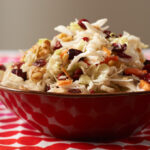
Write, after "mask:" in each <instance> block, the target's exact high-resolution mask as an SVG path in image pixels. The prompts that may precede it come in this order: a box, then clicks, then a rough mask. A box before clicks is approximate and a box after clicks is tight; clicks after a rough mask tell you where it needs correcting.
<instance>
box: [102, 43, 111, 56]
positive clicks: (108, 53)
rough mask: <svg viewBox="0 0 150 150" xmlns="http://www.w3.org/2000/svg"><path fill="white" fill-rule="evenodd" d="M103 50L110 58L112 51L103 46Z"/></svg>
mask: <svg viewBox="0 0 150 150" xmlns="http://www.w3.org/2000/svg"><path fill="white" fill-rule="evenodd" d="M102 50H103V51H104V52H106V53H107V56H108V57H109V56H110V55H111V51H110V50H109V49H108V48H107V47H105V46H103V47H102Z"/></svg>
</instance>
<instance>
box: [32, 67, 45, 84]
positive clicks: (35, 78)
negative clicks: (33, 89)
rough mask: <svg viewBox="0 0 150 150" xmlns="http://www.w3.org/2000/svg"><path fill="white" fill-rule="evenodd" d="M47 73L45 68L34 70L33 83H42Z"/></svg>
mask: <svg viewBox="0 0 150 150" xmlns="http://www.w3.org/2000/svg"><path fill="white" fill-rule="evenodd" d="M45 72H46V69H45V68H39V67H36V68H34V70H33V72H32V75H31V79H32V81H34V82H38V81H40V80H41V79H42V78H43V75H44V73H45Z"/></svg>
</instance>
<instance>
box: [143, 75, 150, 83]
mask: <svg viewBox="0 0 150 150" xmlns="http://www.w3.org/2000/svg"><path fill="white" fill-rule="evenodd" d="M142 79H143V80H145V81H147V82H149V83H150V73H147V74H146V75H144V76H143V77H142Z"/></svg>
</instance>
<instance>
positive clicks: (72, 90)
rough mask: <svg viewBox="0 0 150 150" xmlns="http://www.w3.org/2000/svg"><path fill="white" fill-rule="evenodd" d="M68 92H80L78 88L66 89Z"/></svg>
mask: <svg viewBox="0 0 150 150" xmlns="http://www.w3.org/2000/svg"><path fill="white" fill-rule="evenodd" d="M68 92H69V93H81V90H80V89H69V90H68Z"/></svg>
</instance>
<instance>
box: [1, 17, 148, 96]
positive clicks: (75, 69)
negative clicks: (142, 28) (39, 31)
mask: <svg viewBox="0 0 150 150" xmlns="http://www.w3.org/2000/svg"><path fill="white" fill-rule="evenodd" d="M106 22H107V19H100V20H98V21H96V22H94V23H90V22H89V21H88V20H87V19H80V20H78V19H76V20H75V21H74V22H71V23H70V25H68V26H63V25H60V26H57V27H56V28H55V30H56V31H58V32H60V33H59V34H58V35H56V36H54V37H53V39H52V40H49V39H40V40H39V41H38V42H37V43H36V44H35V45H34V46H33V47H32V48H30V49H29V50H27V51H25V53H24V55H23V56H22V58H21V60H20V62H18V63H13V64H11V65H8V66H7V67H5V66H4V65H0V83H1V84H2V85H4V86H8V87H11V88H17V89H22V90H35V91H45V92H55V93H85V94H87V93H114V92H136V91H148V90H150V61H148V60H146V59H145V58H144V56H143V54H142V49H144V48H147V47H148V45H146V44H144V43H142V42H141V40H140V38H138V37H136V36H134V35H130V34H129V33H127V32H125V31H124V32H123V34H120V35H117V34H115V33H113V32H111V31H110V30H108V28H109V26H105V24H106Z"/></svg>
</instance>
